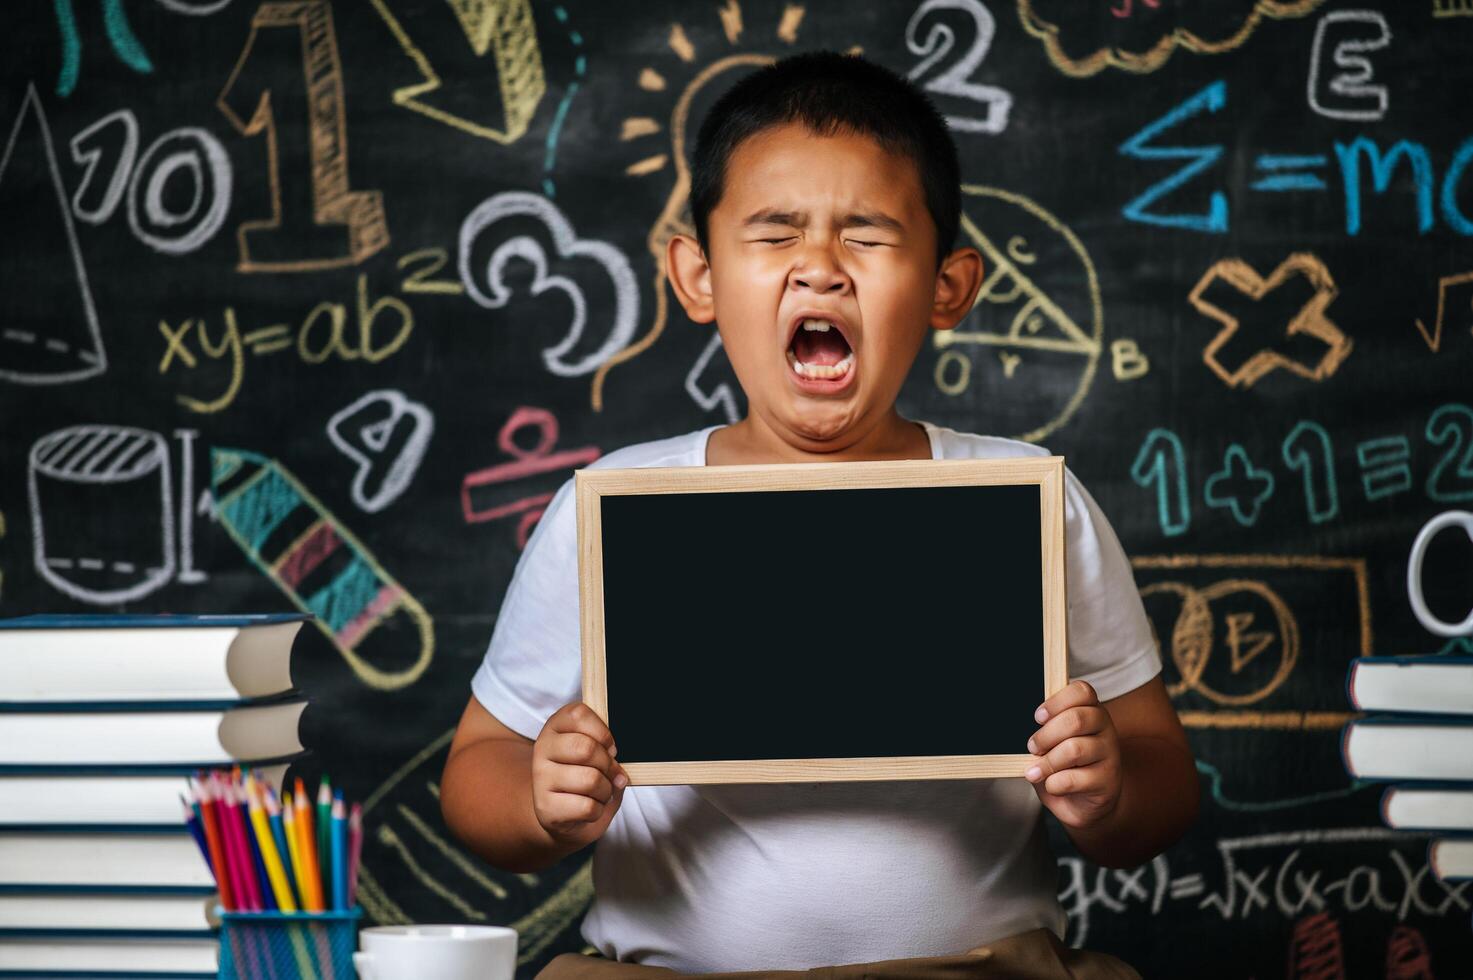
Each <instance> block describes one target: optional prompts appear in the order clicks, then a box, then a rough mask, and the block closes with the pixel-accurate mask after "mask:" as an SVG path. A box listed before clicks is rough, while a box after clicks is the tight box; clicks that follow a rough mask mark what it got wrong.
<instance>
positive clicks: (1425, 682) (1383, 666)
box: [1345, 656, 1473, 715]
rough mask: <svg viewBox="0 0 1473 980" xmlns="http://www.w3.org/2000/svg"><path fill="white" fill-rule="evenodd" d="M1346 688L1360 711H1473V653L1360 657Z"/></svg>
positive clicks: (1352, 663)
mask: <svg viewBox="0 0 1473 980" xmlns="http://www.w3.org/2000/svg"><path fill="white" fill-rule="evenodd" d="M1345 688H1346V694H1347V695H1348V696H1349V698H1350V703H1351V704H1352V705H1354V706H1355V707H1356V709H1357V710H1359V711H1411V712H1421V711H1433V712H1439V713H1443V714H1460V715H1473V657H1422V656H1416V657H1358V658H1356V659H1355V660H1352V661H1351V663H1350V674H1349V677H1348V678H1347V680H1346V684H1345Z"/></svg>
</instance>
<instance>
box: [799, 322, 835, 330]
mask: <svg viewBox="0 0 1473 980" xmlns="http://www.w3.org/2000/svg"><path fill="white" fill-rule="evenodd" d="M830 326H831V324H830V323H829V322H828V321H827V320H804V321H803V329H804V330H815V331H817V332H818V333H828V331H829V327H830Z"/></svg>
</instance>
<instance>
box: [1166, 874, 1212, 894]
mask: <svg viewBox="0 0 1473 980" xmlns="http://www.w3.org/2000/svg"><path fill="white" fill-rule="evenodd" d="M1205 890H1206V886H1205V885H1203V884H1202V876H1201V875H1182V876H1181V877H1180V878H1173V879H1171V897H1172V898H1193V897H1195V896H1197V895H1200V894H1202V892H1203V891H1205Z"/></svg>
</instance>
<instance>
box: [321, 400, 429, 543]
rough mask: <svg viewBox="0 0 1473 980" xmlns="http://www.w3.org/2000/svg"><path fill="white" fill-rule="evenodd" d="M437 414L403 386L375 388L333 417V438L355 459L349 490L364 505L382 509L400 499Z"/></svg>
mask: <svg viewBox="0 0 1473 980" xmlns="http://www.w3.org/2000/svg"><path fill="white" fill-rule="evenodd" d="M434 431H435V417H434V415H432V414H431V413H430V410H429V409H428V408H426V407H425V406H424V405H421V404H420V403H419V402H416V401H411V400H410V399H409V398H408V397H407V396H406V395H405V394H404V393H403V392H402V391H395V390H394V389H392V388H384V389H381V390H379V391H370V392H368V393H367V394H365V395H363V396H361V397H359V398H357V399H355V400H354V401H353V403H352V404H350V405H348V406H347V407H346V408H343V409H341V410H339V411H338V412H337V413H336V414H335V415H333V417H332V418H331V419H329V420H328V422H327V438H328V439H330V440H331V441H332V444H333V445H334V446H336V447H337V448H338V451H339V452H341V453H342V454H343V455H345V456H347V457H348V458H349V459H350V460H352V461H353V463H354V464H355V466H356V467H357V469H356V470H355V471H354V473H353V485H352V487H351V488H350V490H349V494H350V495H351V496H352V499H353V503H355V504H357V505H358V508H359V509H360V510H365V511H368V512H369V513H370V514H376V513H378V512H379V511H381V510H383V509H384V508H385V507H387V506H389V504H391V503H393V502H394V501H395V500H397V499H399V496H400V494H402V493H403V492H404V491H405V489H407V488H408V486H409V484H410V482H411V481H412V480H413V479H414V475H415V473H417V472H418V471H419V464H420V462H421V461H422V460H423V459H424V454H425V450H426V449H427V448H428V447H429V444H430V436H432V435H433V434H434Z"/></svg>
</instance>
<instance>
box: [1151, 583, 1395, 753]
mask: <svg viewBox="0 0 1473 980" xmlns="http://www.w3.org/2000/svg"><path fill="white" fill-rule="evenodd" d="M1131 565H1132V567H1133V568H1135V569H1136V570H1137V573H1138V574H1137V577H1138V578H1140V577H1141V576H1140V575H1139V572H1140V571H1145V570H1162V571H1176V572H1180V571H1185V570H1199V569H1222V570H1224V571H1231V572H1235V573H1238V574H1236V575H1234V576H1232V577H1229V578H1224V579H1219V580H1217V581H1215V582H1213V583H1212V584H1210V585H1207V586H1193V585H1190V584H1188V583H1186V582H1182V581H1176V580H1170V581H1154V582H1149V583H1148V584H1146V585H1145V586H1144V587H1142V588H1141V590H1140V591H1141V596H1142V598H1149V597H1150V596H1152V595H1157V594H1171V595H1174V596H1177V597H1178V598H1179V599H1180V600H1181V603H1182V606H1181V610H1180V611H1179V612H1178V613H1177V617H1176V621H1175V623H1174V624H1173V626H1172V631H1171V635H1170V637H1169V638H1165V639H1166V640H1167V641H1168V642H1164V643H1163V646H1164V647H1166V651H1165V652H1166V653H1167V654H1168V656H1169V657H1170V658H1171V661H1172V663H1173V664H1174V665H1175V667H1176V670H1177V673H1178V674H1179V675H1180V678H1181V679H1180V680H1179V681H1178V682H1176V683H1174V684H1170V685H1168V686H1167V693H1168V694H1170V695H1171V696H1172V697H1173V698H1175V697H1179V696H1180V695H1182V694H1184V693H1186V692H1188V691H1191V692H1195V693H1197V694H1199V695H1201V696H1203V697H1205V698H1206V699H1207V700H1209V701H1211V702H1213V703H1214V704H1218V705H1222V706H1224V708H1225V709H1230V710H1213V711H1193V710H1188V711H1180V712H1178V714H1179V716H1180V717H1181V720H1182V724H1183V725H1184V726H1186V727H1188V728H1211V729H1284V730H1291V731H1328V730H1332V729H1336V728H1338V727H1339V726H1341V725H1343V724H1344V723H1345V722H1347V721H1349V720H1351V719H1352V718H1355V717H1358V716H1357V715H1356V713H1354V712H1335V711H1299V710H1262V709H1257V708H1253V709H1250V710H1244V709H1245V708H1247V707H1248V706H1251V705H1257V704H1259V703H1260V702H1262V701H1263V700H1264V699H1265V698H1267V697H1268V696H1269V695H1271V694H1273V693H1274V692H1275V691H1277V690H1278V689H1279V688H1280V687H1281V686H1282V685H1283V684H1284V682H1285V681H1286V680H1287V679H1288V678H1289V676H1290V675H1291V674H1292V673H1293V670H1294V668H1295V666H1296V664H1297V663H1298V661H1299V655H1300V647H1301V642H1300V633H1299V626H1298V621H1297V619H1296V617H1295V616H1294V613H1293V611H1292V610H1291V609H1290V608H1289V605H1288V603H1286V602H1285V601H1284V600H1283V598H1282V597H1281V596H1280V595H1279V594H1278V592H1277V591H1276V590H1275V589H1273V588H1272V587H1270V586H1269V585H1268V584H1267V583H1266V582H1264V581H1263V580H1262V579H1260V578H1247V577H1245V576H1244V575H1243V574H1242V573H1244V572H1257V573H1259V574H1263V573H1266V572H1284V571H1300V572H1309V573H1320V574H1323V573H1337V572H1338V573H1348V574H1349V575H1350V578H1351V581H1352V583H1353V590H1354V601H1355V608H1356V616H1357V620H1356V626H1357V628H1358V635H1359V648H1358V650H1353V651H1347V652H1346V653H1347V657H1349V656H1369V655H1370V654H1371V647H1372V633H1371V605H1370V589H1369V585H1368V581H1367V575H1366V563H1365V560H1364V559H1360V558H1328V557H1321V556H1312V555H1307V556H1301V555H1267V554H1244V555H1231V554H1212V555H1149V556H1139V557H1136V558H1133V559H1131ZM1244 595H1248V596H1251V597H1253V598H1255V599H1256V600H1258V601H1260V602H1261V603H1263V604H1264V605H1266V606H1267V607H1268V609H1269V610H1270V612H1271V613H1272V620H1273V621H1272V622H1271V623H1258V622H1256V617H1255V614H1254V613H1252V612H1247V611H1244V610H1242V609H1238V610H1235V611H1228V612H1224V613H1223V614H1222V615H1221V617H1220V619H1221V621H1222V622H1223V624H1224V625H1225V626H1226V629H1225V631H1224V633H1225V636H1224V637H1223V645H1224V646H1225V648H1226V650H1227V653H1228V661H1227V663H1226V665H1225V667H1226V671H1225V673H1224V670H1223V667H1222V666H1219V667H1217V668H1216V670H1217V675H1218V676H1219V677H1226V678H1232V677H1236V676H1238V675H1240V673H1241V672H1243V671H1244V670H1245V668H1247V667H1248V666H1249V664H1250V663H1252V662H1253V661H1254V660H1255V659H1257V658H1259V657H1260V656H1270V655H1271V656H1273V657H1274V658H1275V661H1276V662H1275V664H1274V669H1273V672H1272V673H1271V674H1270V676H1269V677H1268V678H1267V679H1264V680H1261V681H1259V682H1257V686H1255V687H1253V688H1251V689H1249V690H1245V691H1240V692H1231V693H1229V692H1224V691H1221V690H1219V689H1217V688H1216V687H1214V686H1212V685H1211V684H1210V683H1208V682H1207V681H1206V680H1205V679H1204V675H1205V673H1206V671H1207V668H1208V666H1209V662H1210V661H1211V659H1212V654H1213V650H1214V647H1215V645H1216V642H1217V640H1216V639H1215V636H1214V633H1215V623H1216V622H1217V621H1218V619H1219V616H1218V614H1217V613H1216V612H1215V611H1214V610H1213V603H1219V604H1220V603H1222V602H1223V601H1224V600H1226V599H1229V598H1240V597H1242V596H1244Z"/></svg>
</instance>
